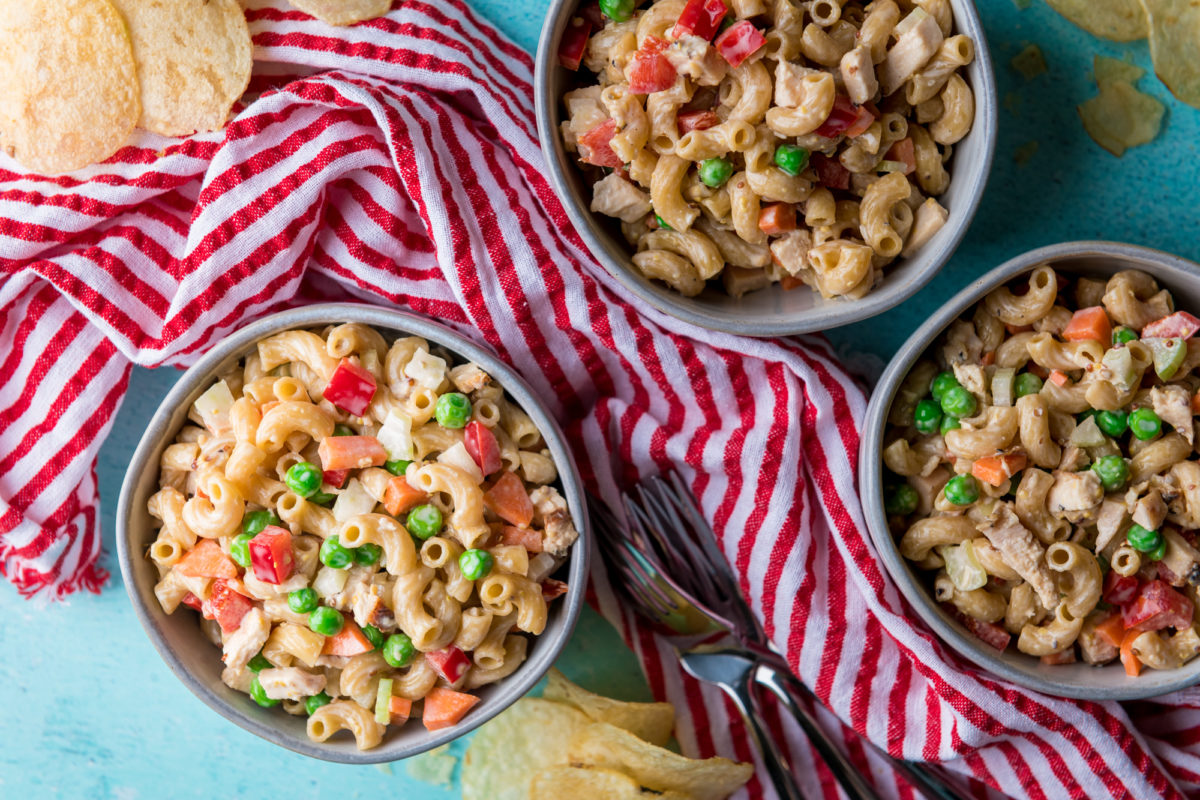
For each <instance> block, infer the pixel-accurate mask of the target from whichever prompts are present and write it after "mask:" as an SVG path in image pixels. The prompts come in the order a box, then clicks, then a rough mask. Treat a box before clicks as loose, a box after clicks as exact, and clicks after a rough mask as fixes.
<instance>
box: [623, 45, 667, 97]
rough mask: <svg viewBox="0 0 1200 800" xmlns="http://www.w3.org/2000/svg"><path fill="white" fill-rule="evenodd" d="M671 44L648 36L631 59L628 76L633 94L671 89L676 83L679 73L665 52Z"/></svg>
mask: <svg viewBox="0 0 1200 800" xmlns="http://www.w3.org/2000/svg"><path fill="white" fill-rule="evenodd" d="M670 46H671V43H670V42H668V41H667V40H666V39H660V38H659V37H657V36H647V37H646V40H645V41H644V42H642V46H641V47H639V48H638V50H637V52H636V53H634V54H633V58H632V59H630V61H629V68H628V70H627V72H626V76H627V77H628V78H629V91H630V92H632V93H633V94H650V93H651V92H661V91H663V90H664V89H670V88H671V87H672V86H674V85H675V79H676V78H677V77H678V74H677V73H676V72H675V67H674V66H673V65H672V64H671V62H670V60H669V59H668V58H667V57H666V56H665V55H663V52H664V51H665V50H666V49H667V48H668V47H670Z"/></svg>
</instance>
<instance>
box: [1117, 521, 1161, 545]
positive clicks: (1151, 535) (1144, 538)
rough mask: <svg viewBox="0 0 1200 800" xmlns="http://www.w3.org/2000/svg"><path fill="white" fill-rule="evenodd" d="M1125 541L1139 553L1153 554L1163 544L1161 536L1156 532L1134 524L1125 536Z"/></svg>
mask: <svg viewBox="0 0 1200 800" xmlns="http://www.w3.org/2000/svg"><path fill="white" fill-rule="evenodd" d="M1125 541H1127V542H1129V546H1130V547H1132V548H1133V549H1134V550H1137V551H1138V552H1139V553H1153V552H1154V551H1155V550H1157V549H1158V546H1159V545H1160V544H1162V543H1163V535H1162V534H1161V533H1159V532H1158V531H1148V530H1146V529H1145V528H1143V527H1142V526H1141V525H1138V524H1137V523H1136V522H1135V523H1134V524H1133V527H1131V528H1130V529H1129V532H1128V533H1126V534H1125Z"/></svg>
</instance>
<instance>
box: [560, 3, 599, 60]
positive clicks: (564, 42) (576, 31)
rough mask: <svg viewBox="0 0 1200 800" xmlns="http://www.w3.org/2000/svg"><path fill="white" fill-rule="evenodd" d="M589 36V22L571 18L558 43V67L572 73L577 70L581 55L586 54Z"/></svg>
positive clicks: (579, 18)
mask: <svg viewBox="0 0 1200 800" xmlns="http://www.w3.org/2000/svg"><path fill="white" fill-rule="evenodd" d="M591 35H592V25H591V23H590V22H588V21H587V20H586V19H584V18H583V17H571V20H570V21H569V22H568V23H567V29H566V30H564V31H563V35H562V39H560V40H559V43H558V63H559V65H560V66H562V67H564V68H566V69H569V70H571V71H572V72H574V71H575V70H577V69H579V65H580V64H581V63H583V54H584V53H585V52H587V44H588V37H590V36H591Z"/></svg>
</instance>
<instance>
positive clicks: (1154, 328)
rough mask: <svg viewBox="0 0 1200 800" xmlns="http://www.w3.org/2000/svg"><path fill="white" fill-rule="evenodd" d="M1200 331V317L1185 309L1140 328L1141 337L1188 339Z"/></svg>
mask: <svg viewBox="0 0 1200 800" xmlns="http://www.w3.org/2000/svg"><path fill="white" fill-rule="evenodd" d="M1196 331H1200V319H1197V318H1196V317H1193V316H1192V315H1191V314H1189V313H1187V312H1186V311H1176V312H1175V313H1174V314H1168V315H1167V316H1165V317H1163V318H1162V319H1159V320H1155V321H1154V322H1151V323H1150V324H1149V325H1147V326H1146V327H1144V328H1142V338H1143V339H1155V338H1159V339H1190V338H1192V337H1193V336H1195V335H1196Z"/></svg>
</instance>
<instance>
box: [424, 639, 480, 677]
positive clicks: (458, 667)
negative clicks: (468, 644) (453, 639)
mask: <svg viewBox="0 0 1200 800" xmlns="http://www.w3.org/2000/svg"><path fill="white" fill-rule="evenodd" d="M425 660H426V661H428V662H429V663H430V665H432V666H433V669H434V670H435V671H436V672H437V674H438V675H441V676H442V677H443V678H445V679H446V683H450V684H453V683H457V682H458V679H459V678H461V677H462V676H463V675H466V674H467V670H469V669H470V668H471V659H470V658H469V657H468V656H467V654H466V653H464V652H463V651H462V650H459V649H458V648H457V647H455V646H454V645H449V646H447V647H444V648H442V649H441V650H434V651H433V652H432V653H426V654H425Z"/></svg>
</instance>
